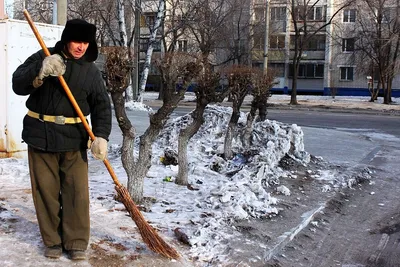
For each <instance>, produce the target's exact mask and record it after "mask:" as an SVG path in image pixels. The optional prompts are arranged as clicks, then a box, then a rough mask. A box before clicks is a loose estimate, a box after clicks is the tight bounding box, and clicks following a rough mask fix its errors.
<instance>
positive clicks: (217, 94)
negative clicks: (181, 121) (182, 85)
mask: <svg viewBox="0 0 400 267" xmlns="http://www.w3.org/2000/svg"><path fill="white" fill-rule="evenodd" d="M193 68H194V69H193V70H192V71H193V72H195V71H197V72H200V70H201V68H202V66H201V65H200V64H199V65H197V66H196V65H193ZM194 92H195V94H196V108H195V109H194V110H193V111H192V112H191V116H192V122H191V123H189V125H187V126H186V128H184V129H181V131H180V132H179V139H178V164H179V170H178V176H177V178H176V181H175V183H176V184H179V185H188V155H187V146H188V143H189V141H190V139H191V138H192V137H193V136H194V135H195V134H196V133H197V131H198V130H199V129H200V127H201V126H202V125H203V123H204V118H203V115H204V111H205V109H206V107H207V105H208V104H209V103H212V102H214V103H215V102H216V103H218V102H222V101H223V100H224V98H225V97H226V96H227V95H228V92H229V88H228V87H225V88H223V87H222V88H221V77H220V74H219V73H215V72H212V71H210V69H205V71H204V72H203V73H202V75H200V76H199V77H198V79H197V82H196V84H195V89H194Z"/></svg>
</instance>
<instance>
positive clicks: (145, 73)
mask: <svg viewBox="0 0 400 267" xmlns="http://www.w3.org/2000/svg"><path fill="white" fill-rule="evenodd" d="M163 15H164V0H160V1H159V3H158V12H157V18H156V21H155V22H154V25H152V26H153V28H152V29H151V30H150V39H149V46H148V48H147V52H146V59H145V62H144V68H143V72H142V76H141V79H140V85H139V91H138V95H139V99H138V100H139V101H140V102H142V101H143V93H144V91H145V89H146V83H147V77H148V75H149V69H150V65H151V57H152V55H153V50H154V43H155V42H156V36H157V31H158V28H159V27H160V25H161V20H162V18H163Z"/></svg>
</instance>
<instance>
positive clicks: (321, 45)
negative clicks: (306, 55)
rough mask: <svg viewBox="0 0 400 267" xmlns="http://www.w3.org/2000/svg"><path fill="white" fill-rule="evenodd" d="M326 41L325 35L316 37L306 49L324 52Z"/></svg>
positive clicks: (307, 44)
mask: <svg viewBox="0 0 400 267" xmlns="http://www.w3.org/2000/svg"><path fill="white" fill-rule="evenodd" d="M293 39H294V38H293ZM325 39H326V37H325V35H315V36H314V37H312V38H311V39H310V40H309V41H308V42H307V43H306V44H305V47H304V49H305V50H309V51H324V50H325ZM293 45H294V44H293Z"/></svg>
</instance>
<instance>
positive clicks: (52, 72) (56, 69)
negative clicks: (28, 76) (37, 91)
mask: <svg viewBox="0 0 400 267" xmlns="http://www.w3.org/2000/svg"><path fill="white" fill-rule="evenodd" d="M65 69H66V66H65V64H64V60H63V59H62V57H61V56H60V55H58V54H54V55H51V56H48V57H45V58H44V60H43V62H42V68H41V69H40V71H39V75H38V79H39V80H43V78H45V77H47V76H61V75H63V74H64V73H65Z"/></svg>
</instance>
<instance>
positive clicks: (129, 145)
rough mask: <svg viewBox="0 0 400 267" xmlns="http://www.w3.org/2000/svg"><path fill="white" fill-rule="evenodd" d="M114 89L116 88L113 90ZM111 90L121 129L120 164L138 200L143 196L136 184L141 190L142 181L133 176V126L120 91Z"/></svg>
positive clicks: (131, 192)
mask: <svg viewBox="0 0 400 267" xmlns="http://www.w3.org/2000/svg"><path fill="white" fill-rule="evenodd" d="M115 91H116V90H115ZM115 91H114V92H111V98H112V101H113V104H114V110H115V117H116V118H117V121H118V125H119V127H120V129H121V131H122V137H123V139H122V155H121V161H122V166H123V168H124V170H125V172H126V174H127V176H128V190H129V188H132V185H133V184H134V186H135V190H129V192H130V194H131V196H132V198H133V199H134V200H135V201H140V200H141V199H142V197H143V192H140V191H139V192H138V190H140V188H139V189H137V190H136V186H139V187H140V184H141V188H142V191H143V182H140V181H136V179H137V178H138V177H137V176H135V170H134V165H135V163H134V156H133V149H134V141H135V136H136V132H135V128H134V127H133V126H132V124H131V122H130V120H129V118H128V116H127V115H126V112H125V99H124V97H123V94H122V93H121V92H115Z"/></svg>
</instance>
